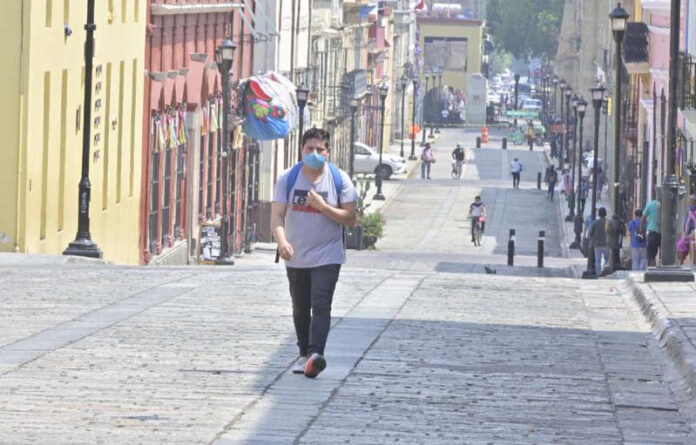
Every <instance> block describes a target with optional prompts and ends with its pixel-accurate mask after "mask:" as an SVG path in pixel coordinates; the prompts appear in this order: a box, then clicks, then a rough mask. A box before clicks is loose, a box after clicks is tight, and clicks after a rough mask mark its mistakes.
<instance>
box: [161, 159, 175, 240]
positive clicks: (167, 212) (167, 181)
mask: <svg viewBox="0 0 696 445" xmlns="http://www.w3.org/2000/svg"><path fill="white" fill-rule="evenodd" d="M173 152H174V150H164V192H163V193H162V197H163V198H164V203H163V205H162V247H166V246H168V245H169V239H170V236H169V235H170V234H169V223H170V221H171V220H170V217H171V205H170V200H171V185H172V153H173Z"/></svg>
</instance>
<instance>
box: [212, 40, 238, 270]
mask: <svg viewBox="0 0 696 445" xmlns="http://www.w3.org/2000/svg"><path fill="white" fill-rule="evenodd" d="M236 49H237V45H235V44H234V42H232V41H231V40H228V39H226V40H223V41H222V43H221V44H220V46H219V48H218V51H217V55H218V56H217V57H218V60H217V64H218V69H219V70H220V71H221V72H222V94H223V95H222V161H223V166H222V171H223V172H224V177H223V178H222V180H223V196H222V236H221V239H220V257H219V258H218V259H217V260H216V261H215V263H216V264H220V265H227V266H232V265H233V264H234V258H233V256H234V255H233V254H232V252H231V249H230V245H229V235H230V203H229V200H230V191H231V190H230V182H231V181H230V157H231V156H232V150H231V147H230V142H229V140H230V126H229V125H230V122H229V121H230V119H229V114H230V111H231V110H230V101H231V100H230V70H231V69H232V61H233V60H234V52H235V50H236Z"/></svg>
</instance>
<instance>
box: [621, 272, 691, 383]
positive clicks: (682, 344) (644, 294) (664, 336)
mask: <svg viewBox="0 0 696 445" xmlns="http://www.w3.org/2000/svg"><path fill="white" fill-rule="evenodd" d="M625 283H626V287H627V292H629V293H630V294H631V295H632V296H633V299H634V300H635V301H636V303H638V306H639V307H640V310H641V312H642V313H643V316H644V317H645V319H646V320H647V321H648V323H650V327H651V329H652V332H653V335H654V336H655V338H656V339H657V341H658V344H659V346H660V348H661V349H663V350H664V351H665V352H666V354H667V357H668V358H669V360H670V362H671V364H672V365H673V366H674V368H675V370H676V371H677V373H678V375H679V377H680V378H681V382H680V383H681V386H682V387H683V389H684V391H686V392H687V393H688V394H689V395H692V394H694V393H696V348H694V346H693V345H692V344H691V342H690V341H689V338H688V337H687V336H686V334H685V333H684V331H683V330H682V329H681V328H680V327H679V325H677V324H675V323H673V322H672V320H670V317H669V316H668V315H667V314H669V311H668V310H667V308H666V307H665V305H664V304H663V303H662V301H661V300H660V297H659V296H658V295H657V293H656V292H655V291H654V290H653V289H651V288H650V287H648V286H646V285H644V284H643V283H640V282H638V281H637V280H636V277H635V275H632V274H627V276H626V278H625Z"/></svg>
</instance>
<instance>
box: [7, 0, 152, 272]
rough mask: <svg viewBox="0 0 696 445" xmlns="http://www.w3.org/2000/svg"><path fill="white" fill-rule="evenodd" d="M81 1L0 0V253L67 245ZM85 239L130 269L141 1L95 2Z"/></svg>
mask: <svg viewBox="0 0 696 445" xmlns="http://www.w3.org/2000/svg"><path fill="white" fill-rule="evenodd" d="M87 4H88V2H86V1H81V2H76V1H69V0H47V1H43V2H35V1H34V2H32V1H29V0H15V1H5V2H2V4H1V5H0V23H1V24H2V29H3V31H4V32H3V38H2V40H1V41H0V49H1V50H2V53H3V54H4V55H5V61H4V62H3V64H2V68H0V82H1V83H2V85H3V88H0V99H1V100H2V103H3V107H2V112H0V113H2V119H0V129H2V134H3V135H4V142H3V147H4V148H3V149H2V150H0V205H1V206H2V209H3V211H2V212H0V250H3V251H19V252H28V253H45V254H61V252H62V251H63V250H64V249H65V248H66V247H67V246H68V244H69V243H70V242H71V241H72V240H74V239H75V234H76V232H77V216H78V208H77V207H78V183H79V182H80V178H81V165H82V162H81V159H82V148H83V143H82V133H83V131H84V128H83V119H82V118H83V116H84V114H83V113H84V112H85V108H84V106H85V104H83V92H84V78H85V72H84V45H85V36H86V32H85V29H84V25H85V23H86V19H87ZM95 5H96V9H95V23H96V30H95V34H94V35H95V39H96V45H95V57H94V72H93V92H92V93H93V103H92V104H91V109H92V122H91V123H90V125H91V127H92V128H91V136H92V137H91V140H90V141H89V147H88V148H89V168H90V179H91V185H92V188H91V205H90V215H91V234H92V238H93V240H94V241H95V242H96V244H97V245H98V246H99V248H100V249H101V250H102V252H103V255H104V258H106V259H107V260H109V261H114V262H119V263H131V264H137V263H138V262H139V260H140V254H139V250H140V249H139V231H138V230H137V227H138V221H139V219H140V215H141V212H140V199H141V180H140V179H141V172H142V170H141V163H142V156H141V153H142V151H143V150H142V139H141V135H142V134H143V133H142V121H141V119H140V118H139V117H138V116H139V115H140V110H142V107H143V91H144V87H143V83H144V82H143V77H142V74H141V73H142V72H143V69H144V67H145V59H144V54H145V32H146V27H147V23H148V13H147V7H148V5H147V2H145V1H126V0H118V1H114V0H111V1H108V2H107V1H97V2H95Z"/></svg>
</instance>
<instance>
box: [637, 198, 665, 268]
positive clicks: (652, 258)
mask: <svg viewBox="0 0 696 445" xmlns="http://www.w3.org/2000/svg"><path fill="white" fill-rule="evenodd" d="M660 195H661V192H660V187H657V188H656V192H655V197H654V198H653V200H652V201H650V202H649V203H648V204H647V205H646V206H645V209H643V216H642V218H641V231H642V232H643V233H647V240H648V251H647V252H648V266H655V264H657V253H658V251H659V250H660V243H661V242H662V235H661V233H660V217H661V215H660V201H661V199H660V198H661V196H660Z"/></svg>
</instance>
